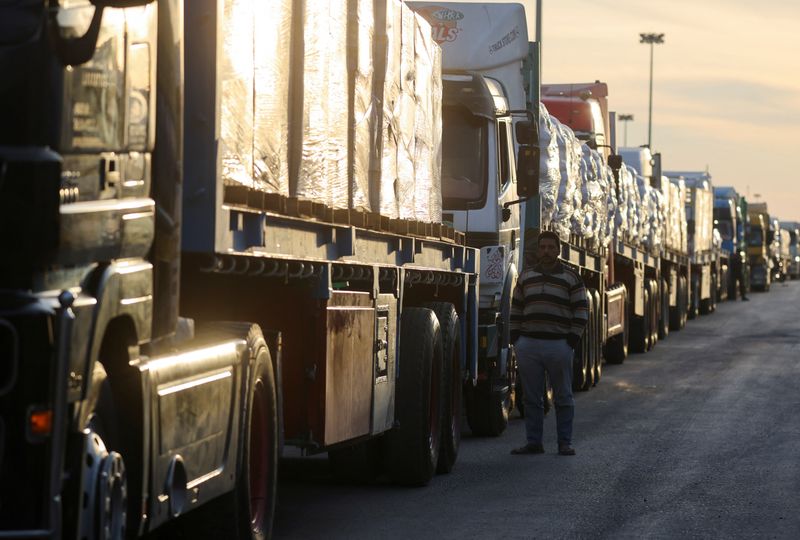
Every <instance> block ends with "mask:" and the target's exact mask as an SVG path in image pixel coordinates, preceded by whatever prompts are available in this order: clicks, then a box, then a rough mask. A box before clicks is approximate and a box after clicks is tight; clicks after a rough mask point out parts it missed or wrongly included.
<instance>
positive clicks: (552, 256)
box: [536, 238, 559, 266]
mask: <svg viewBox="0 0 800 540" xmlns="http://www.w3.org/2000/svg"><path fill="white" fill-rule="evenodd" d="M536 254H537V255H538V257H539V262H540V263H542V264H543V265H545V266H549V265H551V264H553V263H555V262H556V259H558V255H559V253H558V245H557V244H556V241H555V240H553V239H552V238H542V239H541V240H539V244H538V246H537V248H536Z"/></svg>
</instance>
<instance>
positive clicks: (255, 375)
mask: <svg viewBox="0 0 800 540" xmlns="http://www.w3.org/2000/svg"><path fill="white" fill-rule="evenodd" d="M204 333H206V334H207V335H212V336H220V337H222V336H226V335H229V336H231V337H238V338H242V339H245V341H246V342H247V350H248V351H249V352H250V361H249V366H248V370H247V373H248V378H247V387H246V388H245V399H244V404H245V407H246V408H245V413H244V415H243V418H242V424H241V430H242V443H243V444H242V447H241V449H240V453H239V456H240V462H239V469H238V471H237V478H236V487H235V488H234V490H233V491H232V492H230V493H226V494H225V495H223V496H222V497H219V498H217V499H215V500H213V501H211V502H210V503H209V504H207V505H206V506H205V507H204V510H202V511H199V512H194V513H192V514H191V519H190V520H188V522H189V526H190V527H191V529H192V530H191V531H190V534H191V537H192V538H209V539H211V538H231V539H234V538H235V539H239V540H263V539H265V538H270V537H271V536H272V525H273V523H274V519H275V499H276V495H277V485H278V457H279V453H280V452H279V448H278V414H277V411H278V399H277V387H276V384H275V375H274V373H273V368H272V359H271V357H270V352H269V348H268V347H267V343H266V341H264V336H263V334H262V333H261V328H260V327H259V326H258V325H256V324H249V323H234V322H225V323H213V324H212V325H210V328H208V329H207V332H204Z"/></svg>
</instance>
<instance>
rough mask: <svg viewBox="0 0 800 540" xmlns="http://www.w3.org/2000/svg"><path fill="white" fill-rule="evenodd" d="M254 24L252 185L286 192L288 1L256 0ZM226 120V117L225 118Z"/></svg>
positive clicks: (267, 189)
mask: <svg viewBox="0 0 800 540" xmlns="http://www.w3.org/2000/svg"><path fill="white" fill-rule="evenodd" d="M254 5H255V18H254V24H255V28H256V29H257V31H255V32H254V33H253V39H254V46H253V51H254V71H253V76H254V96H253V97H254V102H253V107H254V110H253V122H254V125H253V187H254V188H256V189H258V190H261V191H265V192H267V193H278V194H280V195H289V107H288V103H289V64H290V62H289V60H290V59H289V48H288V47H287V46H286V44H287V43H289V41H290V34H291V26H292V0H268V1H257V2H255V3H254ZM228 120H230V119H228Z"/></svg>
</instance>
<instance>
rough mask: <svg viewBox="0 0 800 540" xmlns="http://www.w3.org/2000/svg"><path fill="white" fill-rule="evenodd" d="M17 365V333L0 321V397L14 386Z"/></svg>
mask: <svg viewBox="0 0 800 540" xmlns="http://www.w3.org/2000/svg"><path fill="white" fill-rule="evenodd" d="M17 364H18V359H17V332H16V331H15V330H14V327H13V326H11V324H10V323H8V322H7V321H5V320H3V319H0V396H2V395H3V394H6V393H7V392H9V391H10V390H11V387H12V386H14V381H15V380H16V378H17V369H18V366H17ZM0 433H2V432H0ZM0 455H1V454H0Z"/></svg>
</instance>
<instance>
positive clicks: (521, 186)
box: [517, 145, 539, 198]
mask: <svg viewBox="0 0 800 540" xmlns="http://www.w3.org/2000/svg"><path fill="white" fill-rule="evenodd" d="M538 194H539V147H538V146H529V145H520V147H519V153H518V154H517V196H519V197H520V198H524V197H532V196H534V195H538Z"/></svg>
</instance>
